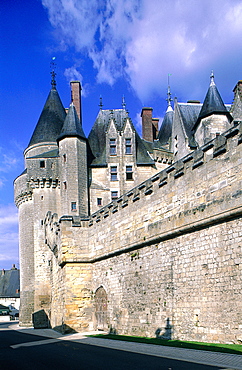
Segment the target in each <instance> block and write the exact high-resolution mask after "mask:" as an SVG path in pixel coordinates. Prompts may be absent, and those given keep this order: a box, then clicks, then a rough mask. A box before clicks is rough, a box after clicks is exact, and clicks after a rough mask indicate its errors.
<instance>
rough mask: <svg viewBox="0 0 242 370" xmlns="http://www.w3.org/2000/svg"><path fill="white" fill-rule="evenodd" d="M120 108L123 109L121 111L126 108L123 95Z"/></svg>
mask: <svg viewBox="0 0 242 370" xmlns="http://www.w3.org/2000/svg"><path fill="white" fill-rule="evenodd" d="M122 107H123V109H125V107H126V103H125V99H124V95H123V98H122Z"/></svg>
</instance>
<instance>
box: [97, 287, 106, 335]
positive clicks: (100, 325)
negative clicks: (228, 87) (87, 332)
mask: <svg viewBox="0 0 242 370" xmlns="http://www.w3.org/2000/svg"><path fill="white" fill-rule="evenodd" d="M107 304H108V296H107V293H106V290H105V289H104V288H103V286H100V287H99V288H98V289H97V290H96V293H95V317H96V328H97V330H107V329H108V322H107Z"/></svg>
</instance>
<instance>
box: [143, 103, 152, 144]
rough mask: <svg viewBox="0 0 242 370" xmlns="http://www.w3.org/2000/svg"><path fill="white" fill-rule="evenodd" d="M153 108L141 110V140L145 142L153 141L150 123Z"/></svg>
mask: <svg viewBox="0 0 242 370" xmlns="http://www.w3.org/2000/svg"><path fill="white" fill-rule="evenodd" d="M152 112H153V108H147V107H146V108H143V109H142V112H141V117H142V138H143V139H144V140H146V141H153V129H152V126H153V123H152Z"/></svg>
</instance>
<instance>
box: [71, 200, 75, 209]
mask: <svg viewBox="0 0 242 370" xmlns="http://www.w3.org/2000/svg"><path fill="white" fill-rule="evenodd" d="M71 210H72V211H76V202H71Z"/></svg>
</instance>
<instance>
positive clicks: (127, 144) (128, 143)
mask: <svg viewBox="0 0 242 370" xmlns="http://www.w3.org/2000/svg"><path fill="white" fill-rule="evenodd" d="M125 154H132V146H131V139H125Z"/></svg>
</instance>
